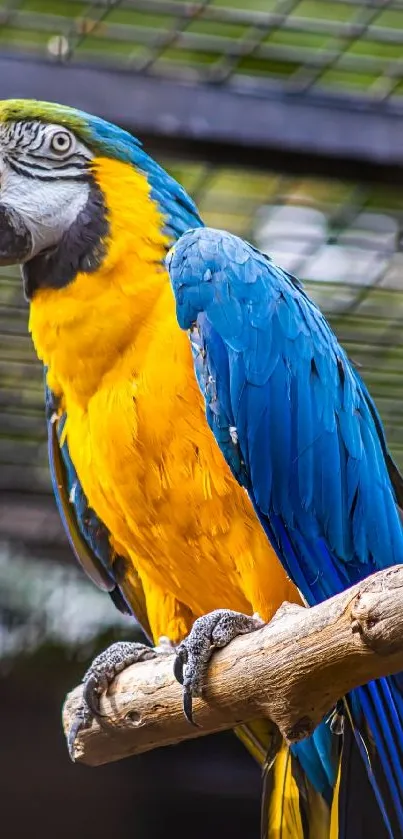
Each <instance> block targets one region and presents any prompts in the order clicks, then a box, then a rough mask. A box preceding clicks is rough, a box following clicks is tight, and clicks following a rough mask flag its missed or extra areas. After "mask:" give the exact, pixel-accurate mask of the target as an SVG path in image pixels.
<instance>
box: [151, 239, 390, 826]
mask: <svg viewBox="0 0 403 839" xmlns="http://www.w3.org/2000/svg"><path fill="white" fill-rule="evenodd" d="M167 265H168V270H169V272H170V277H171V283H172V286H173V291H174V294H175V297H176V306H177V317H178V322H179V324H180V326H181V327H182V328H184V329H189V328H190V327H191V325H192V324H194V323H196V324H198V328H199V329H200V332H201V339H202V340H203V341H205V346H206V350H207V357H208V358H209V375H210V376H211V377H212V378H213V379H215V380H216V388H215V412H214V417H213V418H212V426H211V427H212V430H213V432H214V433H215V435H216V439H217V442H218V444H219V445H221V448H222V451H223V454H224V456H226V457H227V460H228V456H227V449H225V448H223V446H222V444H221V443H220V439H221V438H222V437H223V433H224V428H225V424H226V423H228V424H231V425H232V424H233V423H235V426H236V431H237V438H238V447H239V450H240V452H241V459H242V461H243V464H244V471H243V482H244V485H245V486H246V487H247V489H248V492H249V494H250V497H251V500H252V502H253V504H254V506H255V510H256V512H257V515H258V517H259V519H260V521H261V523H262V526H263V528H264V529H265V531H266V534H267V536H268V538H269V540H270V541H271V543H272V545H273V546H274V548H275V549H276V551H277V553H278V554H279V556H280V558H281V560H282V561H283V564H284V565H285V567H286V569H287V571H288V573H289V574H290V576H291V577H292V578H293V580H294V582H295V583H296V585H297V586H298V587H299V589H300V590H301V592H302V594H303V595H304V597H305V598H306V600H307V602H308V603H310V604H314V603H317V602H319V601H321V600H323V599H325V598H327V597H330V596H332V595H334V594H336V593H337V592H339V591H341V590H343V589H345V588H346V587H348V586H349V585H352V584H354V583H355V582H357V581H358V580H360V579H362V578H363V577H365V576H367V575H368V574H370V573H372V572H374V571H376V570H378V569H381V568H385V567H388V566H389V565H392V564H394V563H399V562H402V561H403V534H402V524H401V519H400V514H399V509H398V506H397V503H399V504H400V505H401V506H403V479H402V477H401V476H400V474H399V472H398V470H397V468H396V466H395V464H394V463H393V460H392V458H391V456H390V454H389V452H388V450H387V445H386V441H385V437H384V433H383V429H382V424H381V420H380V418H379V415H378V413H377V411H376V408H375V406H374V404H373V402H372V400H371V398H370V396H369V394H368V391H367V390H366V388H365V385H364V383H363V382H362V381H361V378H360V376H359V374H358V373H357V371H356V370H355V369H354V367H353V366H352V365H351V363H350V362H349V360H348V358H347V356H346V354H345V352H344V350H343V349H342V347H341V346H340V345H339V344H338V342H337V339H336V337H335V335H334V334H333V333H332V331H331V329H330V327H329V325H328V323H327V322H326V320H325V318H324V317H323V315H322V314H321V313H320V311H319V310H318V308H317V307H316V305H315V304H314V303H312V302H311V301H310V300H309V298H308V297H307V296H306V294H305V292H304V291H303V289H302V288H301V286H300V285H299V284H298V283H297V281H295V280H294V278H292V277H290V275H289V274H287V273H286V272H284V271H282V270H281V269H280V268H279V267H277V266H276V265H275V264H274V263H273V262H272V261H271V260H270V259H269V258H267V257H265V256H263V255H262V254H260V253H259V252H258V251H256V250H255V249H254V248H253V247H252V246H250V245H248V244H247V243H245V242H243V241H241V240H240V239H238V238H237V237H234V236H231V235H230V234H228V233H225V232H223V231H216V230H209V229H207V228H204V229H198V230H193V231H189V232H187V233H186V234H185V235H184V236H183V237H182V238H181V239H180V240H179V242H178V243H177V245H176V246H175V248H173V249H172V251H171V252H170V254H169V255H168V259H167ZM217 340H220V341H221V349H220V352H221V357H220V361H219V363H217V360H216V357H215V356H214V355H213V354H212V355H211V356H209V346H210V343H212V344H214V343H215V342H216V341H217ZM223 351H224V353H226V357H227V365H228V366H227V368H226V375H225V377H222V376H221V377H220V375H219V370H220V369H221V368H222V367H223V364H224V362H223V358H222V354H223ZM199 383H200V384H201V389H202V392H203V393H204V395H205V397H206V391H205V388H203V380H202V379H200V378H199ZM224 390H225V392H224ZM229 462H230V461H229ZM230 465H231V462H230ZM233 471H234V474H236V470H234V469H233ZM402 681H403V675H402V674H401V675H399V676H398V677H393V678H390V679H387V680H380V681H378V682H376V683H371V685H368V686H365V687H363V688H360V689H359V691H356V692H354V693H353V695H352V697H351V707H352V709H353V716H354V719H355V720H356V724H357V725H359V724H360V722H361V717H362V713H364V716H365V717H366V718H367V722H368V724H369V725H370V727H371V730H372V734H373V736H374V739H375V742H376V745H377V748H378V754H379V757H380V759H381V762H382V765H383V770H384V773H385V778H386V779H387V782H388V787H389V791H390V793H391V796H392V798H393V802H394V809H395V815H396V818H397V821H398V823H399V825H400V828H399V830H400V831H401V832H403V799H402V790H403V769H402V765H403V760H402V758H403V700H402V696H401V693H400V690H399V685H400V684H401V683H402ZM361 751H362V750H361ZM310 754H311V756H312V752H310ZM304 759H305V760H306V761H308V758H307V756H306V755H305V758H304ZM301 762H303V760H302V752H301ZM369 776H370V779H371V783H373V785H374V789H375V794H376V796H377V799H378V800H379V801H380V805H381V808H382V806H383V805H382V801H381V796H380V792H379V789H378V787H377V782H376V780H375V779H374V777H373V776H372V773H371V772H369ZM317 781H318V783H319V776H318V777H317ZM384 815H385V814H384ZM385 823H386V824H387V825H388V817H387V816H386V815H385Z"/></svg>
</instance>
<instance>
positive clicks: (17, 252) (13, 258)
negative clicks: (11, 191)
mask: <svg viewBox="0 0 403 839" xmlns="http://www.w3.org/2000/svg"><path fill="white" fill-rule="evenodd" d="M32 249H33V241H32V235H31V233H30V231H29V230H28V228H27V226H26V224H25V222H24V220H23V218H22V217H21V215H20V214H19V213H18V212H17V211H16V210H13V209H11V208H10V207H7V206H5V205H4V204H0V267H1V266H3V265H17V264H21V263H23V262H26V260H27V259H29V257H30V256H31V254H32Z"/></svg>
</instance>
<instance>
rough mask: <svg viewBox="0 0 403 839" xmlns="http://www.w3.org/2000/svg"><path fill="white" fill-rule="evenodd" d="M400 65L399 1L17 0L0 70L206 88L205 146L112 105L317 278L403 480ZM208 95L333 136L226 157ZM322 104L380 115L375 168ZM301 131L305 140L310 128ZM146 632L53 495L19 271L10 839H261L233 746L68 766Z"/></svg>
mask: <svg viewBox="0 0 403 839" xmlns="http://www.w3.org/2000/svg"><path fill="white" fill-rule="evenodd" d="M402 57H403V3H401V2H385V0H382V1H381V0H370V2H365V3H364V2H356V1H355V0H321V2H320V1H319V0H301V2H292V0H288V1H286V0H282V1H280V2H276V0H245V2H243V1H242V0H211V2H207V0H205V2H186V0H143V2H136V0H125V2H119V0H114V2H113V1H111V0H98V2H94V3H88V4H87V3H81V2H76V0H62V2H57V0H22V2H14V1H13V0H0V66H2V65H1V61H2V59H4V61H5V62H7V63H6V64H5V65H4V66H6V67H7V68H8V69H7V72H3V75H2V76H1V77H0V96H1V97H2V98H3V97H6V96H11V95H13V96H14V95H20V96H30V95H32V94H31V88H32V84H33V82H32V78H31V76H32V68H34V69H35V67H37V68H38V73H39V71H40V73H41V79H42V81H41V85H42V87H41V91H43V92H42V98H51V99H54V98H58V99H60V101H67V100H68V101H69V102H70V103H71V104H77V106H81V96H82V92H81V91H80V90H79V88H78V87H77V88H76V90H75V89H74V86H73V87H72V86H71V83H70V79H71V78H72V75H71V74H72V72H73V69H74V72H75V73H76V75H75V76H74V79H75V80H77V78H78V79H79V78H80V76H79V75H78V76H77V71H80V69H81V71H82V74H83V75H82V78H83V82H84V79H86V78H87V76H86V73H87V71H88V68H89V67H90V68H92V69H93V70H95V71H96V72H97V73H99V74H101V73H104V72H108V73H110V74H111V76H110V78H111V80H113V83H114V84H115V85H117V86H118V87H119V78H121V79H122V84H127V79H128V78H129V79H130V83H131V84H132V85H133V90H135V92H136V95H138V96H140V95H141V90H142V85H143V84H144V83H145V82H147V83H150V82H151V83H153V84H154V88H153V89H155V90H156V91H157V92H158V84H159V82H161V84H162V82H164V84H165V83H166V82H168V81H169V82H170V84H171V87H170V90H171V93H172V92H173V94H174V95H173V99H172V101H173V102H174V103H175V101H177V103H178V114H179V104H180V101H181V97H182V96H183V95H184V91H189V89H190V90H191V91H192V94H194V96H193V99H192V103H193V104H192V108H191V109H190V111H189V110H188V112H187V114H186V117H183V115H182V117H181V119H182V120H183V125H184V124H185V122H186V120H187V121H188V124H191V125H192V132H191V134H189V132H188V133H187V134H186V136H185V130H184V129H183V136H182V133H181V132H182V128H181V125H182V123H181V119H180V118H179V116H178V114H177V113H176V105H175V104H174V105H173V107H172V114H171V117H172V119H171V121H170V119H169V118H168V117H169V114H168V117H167V115H166V114H165V115H164V120H163V121H162V123H161V124H157V122H158V121H156V127H155V130H151V129H149V128H148V127H147V130H146V132H143V133H142V131H141V124H140V130H139V126H138V123H137V121H136V109H135V107H133V106H131V107H130V108H129V107H128V108H127V109H126V108H125V107H124V103H123V105H122V107H121V109H120V111H119V107H120V106H119V107H118V106H115V109H116V108H117V110H118V116H119V119H118V121H119V122H120V123H121V124H122V125H125V126H126V127H129V128H130V129H131V130H132V131H133V132H134V133H136V134H137V133H138V134H139V136H140V138H141V137H142V136H143V134H144V133H145V134H147V135H148V134H150V135H153V137H152V145H151V150H152V152H153V153H154V154H155V155H156V156H157V157H158V159H159V161H160V162H161V163H162V164H163V165H165V166H166V167H167V168H168V169H169V171H170V172H171V173H172V174H173V175H174V176H175V177H176V178H177V179H178V180H179V181H180V182H181V183H182V184H183V185H184V186H185V188H186V189H187V190H188V191H189V192H190V193H191V194H192V195H193V196H194V198H195V200H196V201H197V204H198V206H199V209H200V212H201V215H202V216H203V218H204V220H205V222H206V223H207V224H209V225H211V226H215V227H221V228H226V229H228V230H230V231H233V232H235V233H237V234H239V235H241V236H243V237H245V238H247V239H249V240H251V241H253V242H254V243H256V244H257V245H258V246H259V247H260V248H261V249H262V250H264V251H266V252H267V253H270V255H271V256H272V257H273V258H274V259H275V260H277V261H278V262H279V263H280V264H281V265H282V266H283V267H285V268H287V269H288V270H289V271H292V272H293V273H295V274H297V275H298V276H299V277H300V278H301V279H302V280H303V281H304V283H305V285H306V288H307V290H308V292H309V293H310V294H311V295H312V296H313V297H314V299H315V300H316V301H317V302H318V304H319V305H320V306H321V308H323V310H324V311H325V312H326V313H327V314H328V316H329V318H330V320H331V322H332V324H333V326H334V328H335V330H336V333H337V335H338V337H339V338H340V340H341V341H342V343H343V344H344V346H345V347H346V348H347V350H348V352H349V354H350V356H351V358H352V359H353V360H354V362H355V363H356V364H357V365H359V367H360V371H361V373H362V375H363V376H364V378H365V381H366V382H367V384H368V386H369V388H370V390H371V393H372V394H373V396H374V397H375V399H376V402H377V405H378V408H379V410H380V412H381V415H382V418H383V420H384V423H385V426H386V431H387V437H388V440H389V443H390V446H391V449H392V451H393V453H394V455H395V457H396V459H397V462H398V463H399V464H400V466H402V467H403V423H402V410H401V405H402V396H403V390H402V383H401V375H400V372H401V367H402V360H403V329H402V326H403V254H402V238H401V232H402V220H403V190H402V183H403V177H402V172H403V169H402V165H403V134H402V157H401V159H398V158H397V157H396V154H394V156H393V155H392V153H391V152H390V148H391V142H392V139H393V137H392V136H391V132H392V127H393V126H394V125H397V126H398V127H399V126H401V125H402V124H403V103H402V96H403V61H402ZM24 68H26V76H25V78H24ZM60 68H63V76H60V75H59V76H58V78H61V79H62V80H63V85H61V86H60V92H57V96H55V88H54V74H55V72H56V70H57V71H58V72H59V71H60ZM14 69H17V70H18V73H19V75H18V79H19V81H18V83H17V82H15V81H14ZM117 72H119V73H122V76H121V77H118V76H116V73H117ZM114 74H115V75H114ZM92 78H93V79H95V82H94V83H93V84H94V87H93V90H92V91H91V90H90V91H88V90H87V91H86V97H87V100H88V101H89V104H90V105H91V101H92V100H91V96H92V95H93V101H94V104H93V108H94V111H96V112H98V113H100V115H104V109H105V112H106V114H108V113H109V110H110V106H111V103H110V102H108V101H107V95H108V94H107V93H106V92H105V93H103V88H102V85H101V82H100V83H99V87H98V86H97V82H96V79H97V76H96V75H95V76H92ZM104 78H106V77H104V76H102V80H104ZM52 82H53V87H52ZM102 84H103V81H102ZM47 86H49V87H47ZM48 89H49V94H48V95H47V90H48ZM148 89H149V88H147V90H148ZM212 90H214V95H216V96H217V97H218V98H217V101H218V108H219V107H220V97H221V96H222V102H223V107H224V103H225V107H226V106H227V104H226V103H227V102H228V101H229V100H228V99H226V98H225V97H228V96H229V97H231V96H232V95H234V96H235V94H236V95H237V96H239V100H238V101H239V127H240V129H241V128H242V120H243V107H242V103H245V102H249V101H250V100H251V99H252V98H253V101H259V102H260V103H261V105H260V107H261V109H262V112H263V111H264V109H265V107H266V103H267V102H268V101H269V99H270V101H271V103H272V105H273V102H274V103H275V102H276V101H278V103H279V107H280V105H281V107H283V106H284V104H285V105H286V106H287V107H289V108H290V114H291V117H292V113H293V112H294V111H293V110H292V109H293V108H294V109H295V106H296V105H298V103H300V102H301V103H303V104H304V107H306V121H308V120H310V121H312V118H313V122H314V127H315V108H317V114H318V131H317V136H316V137H315V138H314V142H313V141H312V130H311V132H309V130H308V129H309V128H311V129H312V126H308V125H306V126H305V127H306V129H307V134H306V136H307V143H308V141H309V143H310V146H309V148H308V147H307V148H303V147H302V144H301V148H299V147H298V143H296V146H295V147H293V148H292V149H291V151H292V155H291V153H290V149H289V150H288V153H287V154H284V149H283V148H282V143H281V141H278V140H277V141H275V140H273V139H271V140H270V142H269V139H268V143H267V147H266V146H265V143H264V141H259V144H258V145H259V147H257V144H255V145H254V143H253V142H252V141H251V142H250V143H249V145H248V139H247V138H246V139H245V135H242V136H241V131H240V134H239V137H238V136H237V132H236V131H235V132H234V136H233V137H232V139H231V141H230V142H228V141H226V142H227V145H225V144H223V143H222V142H221V141H219V142H217V138H216V137H215V128H216V126H215V119H214V113H212V114H211V119H210V121H209V120H208V119H206V118H205V115H203V118H202V117H201V115H200V111H199V108H200V102H201V99H200V96H201V95H203V96H204V92H205V91H208V92H211V91H212ZM175 92H177V99H176V100H175ZM138 101H140V100H138ZM324 102H325V104H326V107H327V108H328V112H329V113H330V114H332V115H333V116H332V119H333V120H334V124H335V125H336V126H337V124H338V113H341V112H343V115H344V116H345V114H348V113H350V114H353V115H355V116H356V115H357V114H358V115H360V114H361V113H362V115H363V117H362V118H363V122H362V126H363V127H362V131H363V133H365V131H366V128H365V126H366V123H365V122H364V117H365V118H366V116H367V115H368V114H369V115H370V117H371V120H373V124H374V125H375V126H376V127H377V130H376V131H375V133H374V145H373V154H372V155H371V147H372V138H371V137H367V138H365V137H364V141H365V142H366V152H365V155H364V157H365V161H364V160H361V158H360V153H359V152H358V151H355V152H354V148H353V147H354V142H355V141H356V145H357V149H358V148H359V147H360V143H361V142H362V141H363V137H362V136H360V135H361V128H360V117H358V121H357V119H355V121H354V122H351V126H352V127H351V132H352V133H354V132H355V136H351V137H348V138H347V139H348V140H349V142H350V146H351V147H352V148H353V151H352V153H351V155H350V157H348V153H347V152H346V151H344V152H343V151H342V152H340V153H339V152H338V151H337V148H336V147H335V148H334V150H333V157H332V156H331V155H329V142H330V143H331V139H332V138H331V137H330V140H329V133H330V134H331V133H332V132H331V129H329V131H326V124H325V123H324V122H323V118H322V119H320V116H321V114H323V111H321V107H322V106H323V103H324ZM308 106H309V108H308ZM100 108H101V109H102V113H101V111H100ZM89 109H90V110H91V107H90V108H89ZM273 113H274V114H275V113H276V111H275V104H274V111H273ZM156 116H157V115H155V117H156ZM392 117H393V119H395V120H396V122H393V120H392ZM343 118H344V117H343ZM299 119H300V123H301V125H302V128H301V131H302V135H303V134H304V125H303V122H304V115H303V114H302V117H301V115H300V117H299ZM388 120H389V122H388ZM151 123H152V119H151V121H150V124H151ZM347 124H349V123H347ZM388 125H389V126H391V128H390V129H388V128H387V126H388ZM147 126H148V123H147ZM357 126H358V127H357ZM385 126H386V128H385ZM249 128H250V133H251V136H252V134H253V130H252V129H253V126H250V127H249ZM290 128H291V125H290ZM280 133H281V132H280ZM346 133H347V134H348V130H347V132H346ZM286 134H287V132H286V131H285V133H284V140H285V141H286V140H288V138H287V136H286ZM146 139H147V138H146ZM201 140H202V142H201ZM276 142H277V146H276ZM285 145H287V143H286V142H285ZM147 148H148V146H147ZM389 156H390V159H389ZM364 162H365V165H364ZM137 631H138V630H137V628H136V625H135V624H133V623H132V622H131V621H129V620H128V619H125V618H123V617H122V616H120V615H119V614H118V612H117V611H115V609H114V607H113V606H112V603H111V602H110V601H109V598H108V597H107V596H106V595H105V596H104V595H102V594H101V593H99V592H98V591H97V590H96V589H95V588H94V587H93V586H92V585H91V584H90V583H89V582H88V581H87V580H86V579H85V577H84V575H83V574H82V573H81V571H80V570H79V569H78V568H76V567H75V565H74V562H73V560H72V558H71V556H70V551H69V548H68V546H67V544H66V540H65V538H64V534H63V533H62V529H61V525H60V522H59V519H58V515H57V512H56V509H55V505H54V502H53V498H52V495H51V490H50V479H49V471H48V466H47V452H46V439H45V425H44V418H43V382H42V371H41V367H40V365H39V364H38V362H37V361H36V359H35V356H34V353H33V350H32V347H31V343H30V338H29V336H28V332H27V306H26V303H25V301H24V299H23V295H22V290H21V284H20V280H19V277H18V275H17V273H15V272H13V271H10V270H8V269H7V270H5V269H2V271H1V273H0V712H1V713H0V754H1V767H0V777H1V784H0V796H1V813H2V822H1V823H2V826H3V828H4V827H6V830H5V835H7V836H10V837H16V839H19V837H21V839H22V837H25V836H26V835H27V833H28V831H32V830H33V831H34V833H35V834H36V832H39V831H40V833H41V835H42V836H43V837H44V839H48V837H49V839H50V837H54V836H58V837H62V838H63V837H65V836H66V837H67V836H70V835H71V834H72V833H73V832H74V833H75V834H76V835H78V836H79V837H81V836H83V837H85V839H92V837H94V839H95V837H96V836H97V837H98V836H104V835H105V836H106V835H107V834H109V832H112V831H113V832H114V834H115V835H116V836H121V837H126V836H127V837H129V836H133V835H136V836H138V837H139V839H143V837H144V839H145V837H150V839H157V837H162V836H164V837H165V836H166V835H167V834H170V833H172V834H174V835H175V836H176V837H177V839H180V837H181V836H182V835H183V836H185V835H186V837H188V835H189V833H190V834H191V835H192V836H193V837H195V839H197V838H198V837H199V836H200V837H202V836H203V837H205V836H206V835H208V836H209V837H219V836H220V837H221V836H222V835H223V827H222V825H225V831H226V834H228V835H231V836H233V837H237V836H241V835H242V836H245V835H248V836H249V835H250V836H254V835H257V831H258V820H259V772H258V769H257V767H255V766H254V764H253V762H252V760H251V759H250V758H249V757H248V755H247V754H246V753H244V751H243V749H242V748H241V746H240V745H239V744H238V743H237V742H236V741H235V738H233V737H232V735H226V736H220V737H214V738H207V739H206V740H204V741H201V742H198V743H193V744H187V745H186V746H181V747H175V748H169V749H165V750H163V751H159V752H155V753H153V754H149V755H145V756H142V757H139V758H136V759H130V760H126V761H124V762H121V763H119V764H115V765H111V766H108V767H103V768H100V769H96V770H95V769H86V768H84V767H78V766H73V765H72V764H70V762H69V759H68V756H67V752H66V749H65V747H64V742H63V737H62V733H61V725H60V708H61V704H62V701H63V697H64V695H65V693H66V691H67V690H68V689H69V688H70V687H72V686H73V685H74V684H76V683H77V682H78V681H79V679H80V677H81V675H82V673H83V671H84V669H85V667H86V665H87V663H88V661H89V660H90V659H91V658H92V657H93V655H94V654H95V653H96V652H97V651H98V650H99V649H101V648H102V647H104V646H105V645H106V644H107V643H108V642H109V641H110V640H112V639H115V638H119V637H125V638H128V637H134V636H135V635H136V632H137ZM220 825H221V826H220Z"/></svg>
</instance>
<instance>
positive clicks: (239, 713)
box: [63, 565, 403, 766]
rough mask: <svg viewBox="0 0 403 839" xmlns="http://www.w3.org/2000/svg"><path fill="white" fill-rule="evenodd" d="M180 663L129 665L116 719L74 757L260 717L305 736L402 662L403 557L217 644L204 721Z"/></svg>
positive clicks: (105, 758)
mask: <svg viewBox="0 0 403 839" xmlns="http://www.w3.org/2000/svg"><path fill="white" fill-rule="evenodd" d="M172 665H173V656H161V657H160V658H159V659H156V660H152V661H148V662H144V663H141V664H135V665H133V666H132V667H130V668H128V669H127V670H125V671H124V672H123V673H121V674H120V675H119V676H118V677H117V678H116V679H115V681H114V682H113V684H112V685H111V687H110V689H109V691H108V694H107V695H106V696H105V697H103V699H102V701H101V710H102V713H103V714H106V715H107V717H108V723H107V724H105V721H102V725H99V723H98V722H94V723H93V725H92V727H91V728H90V729H88V730H87V731H83V732H81V733H80V735H79V737H78V738H77V741H76V749H75V759H76V760H77V761H80V762H82V763H86V764H89V765H92V766H95V765H98V764H101V763H108V762H111V761H114V760H119V759H120V758H123V757H126V756H128V755H133V754H139V753H140V752H145V751H148V750H149V749H154V748H157V747H158V746H165V745H168V744H170V743H176V742H178V741H180V740H189V739H191V738H193V737H200V736H202V735H204V734H210V733H212V732H216V731H221V730H223V729H228V728H233V727H234V726H236V725H239V724H240V723H243V722H248V720H252V719H256V718H257V717H259V716H265V717H269V718H270V719H271V720H273V721H274V722H275V723H276V724H277V726H278V727H279V729H280V731H281V732H282V734H283V736H284V737H285V738H286V740H287V741H289V742H293V741H296V740H300V739H302V738H303V737H306V736H307V735H308V734H310V733H311V732H312V731H313V729H314V728H315V727H316V725H317V724H318V723H319V722H320V720H321V719H322V718H323V716H324V715H325V714H326V713H327V712H329V711H330V710H331V708H332V707H333V706H334V704H335V702H336V701H337V700H338V699H339V698H341V697H342V696H343V695H344V694H346V693H347V692H348V691H350V690H352V688H354V687H358V686H359V685H362V684H365V683H366V682H368V681H370V680H371V679H375V678H377V677H379V676H385V675H388V674H391V673H396V672H398V671H399V670H403V565H399V566H395V567H393V568H389V569H387V570H386V571H381V572H378V573H377V574H374V575H373V576H372V577H368V578H367V579H366V580H364V581H363V582H362V583H360V584H359V585H356V586H354V587H353V588H351V589H348V590H347V591H345V592H343V593H342V594H339V595H337V597H333V598H332V599H331V600H327V601H326V602H324V603H322V604H320V605H319V606H315V607H314V608H312V609H305V608H303V607H301V606H296V605H294V604H290V603H285V604H283V606H282V607H281V608H280V609H279V611H278V612H277V613H276V615H275V616H274V618H273V620H272V621H271V622H270V623H269V624H268V625H266V626H265V627H263V628H262V629H260V630H258V631H256V632H254V633H251V634H250V635H243V636H240V637H239V638H236V639H235V640H234V641H232V643H231V644H230V645H229V646H228V647H227V648H226V649H224V650H220V651H217V652H216V653H215V654H214V656H213V658H212V661H211V664H210V666H209V668H208V673H207V677H206V688H205V693H204V698H203V699H197V700H195V703H194V711H195V720H196V722H197V724H198V726H199V727H198V728H195V727H194V726H192V725H190V724H189V723H188V722H187V720H186V719H185V717H184V716H183V712H182V696H181V687H180V685H179V684H178V683H177V682H176V681H175V679H174V676H173V672H172ZM80 696H81V688H80V687H78V688H76V689H75V690H74V691H73V692H72V693H71V694H69V696H68V697H67V700H66V702H65V706H64V709H63V723H64V729H65V731H67V730H68V729H69V727H70V724H71V720H72V717H73V715H74V711H75V708H76V707H77V704H78V702H79V701H80Z"/></svg>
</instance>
